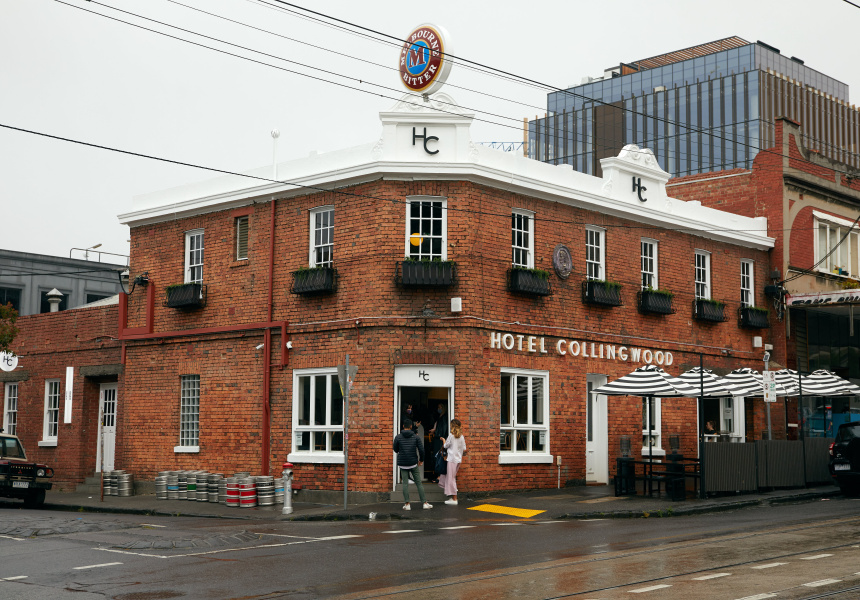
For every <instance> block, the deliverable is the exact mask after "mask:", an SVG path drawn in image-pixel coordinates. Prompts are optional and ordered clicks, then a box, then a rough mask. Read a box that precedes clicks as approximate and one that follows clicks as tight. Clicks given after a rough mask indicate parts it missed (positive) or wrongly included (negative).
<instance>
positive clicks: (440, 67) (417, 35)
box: [400, 24, 451, 94]
mask: <svg viewBox="0 0 860 600" xmlns="http://www.w3.org/2000/svg"><path fill="white" fill-rule="evenodd" d="M447 40H448V33H447V32H446V31H445V30H444V29H442V28H441V27H437V26H435V25H428V24H424V25H419V26H418V27H416V28H415V29H414V30H412V33H410V34H409V35H408V36H407V37H406V42H405V43H404V44H403V48H402V49H401V50H400V80H401V81H402V82H403V85H405V86H406V89H408V90H409V91H410V92H419V93H422V94H432V93H433V92H435V91H436V90H438V89H439V88H441V87H442V85H444V83H445V79H447V78H448V71H450V70H451V62H450V61H449V60H448V57H447V56H446V55H445V52H447V51H448V50H447Z"/></svg>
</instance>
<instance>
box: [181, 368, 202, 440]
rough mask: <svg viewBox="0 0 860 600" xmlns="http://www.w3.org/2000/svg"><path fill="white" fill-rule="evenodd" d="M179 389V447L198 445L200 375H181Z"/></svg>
mask: <svg viewBox="0 0 860 600" xmlns="http://www.w3.org/2000/svg"><path fill="white" fill-rule="evenodd" d="M179 380H180V391H179V449H182V448H188V449H197V448H199V447H200V375H182V376H180V378H179Z"/></svg>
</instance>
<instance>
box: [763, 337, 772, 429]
mask: <svg viewBox="0 0 860 600" xmlns="http://www.w3.org/2000/svg"><path fill="white" fill-rule="evenodd" d="M769 364H770V352H767V351H765V353H764V372H765V373H767V371H768V365H769ZM764 406H765V409H766V410H767V439H768V441H770V440H772V439H773V435H772V432H771V429H770V402H765V403H764Z"/></svg>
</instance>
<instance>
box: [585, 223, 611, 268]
mask: <svg viewBox="0 0 860 600" xmlns="http://www.w3.org/2000/svg"><path fill="white" fill-rule="evenodd" d="M605 233H606V232H605V231H604V230H603V229H601V228H599V227H586V228H585V277H586V279H596V280H604V279H606V262H605V260H606V259H605V256H606V244H605V239H606V236H605Z"/></svg>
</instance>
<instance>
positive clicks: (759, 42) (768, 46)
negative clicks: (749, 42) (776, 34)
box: [755, 40, 780, 54]
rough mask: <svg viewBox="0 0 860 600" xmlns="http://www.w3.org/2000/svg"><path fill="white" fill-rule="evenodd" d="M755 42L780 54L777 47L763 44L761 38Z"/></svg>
mask: <svg viewBox="0 0 860 600" xmlns="http://www.w3.org/2000/svg"><path fill="white" fill-rule="evenodd" d="M755 43H756V44H758V45H759V46H762V47H763V48H767V49H768V50H771V51H773V52H776V53H777V54H780V51H779V48H775V47H774V46H771V45H770V44H765V43H764V42H763V41H761V40H756V42H755Z"/></svg>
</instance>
